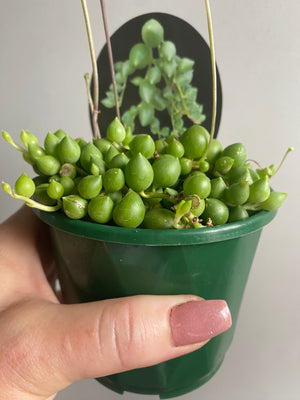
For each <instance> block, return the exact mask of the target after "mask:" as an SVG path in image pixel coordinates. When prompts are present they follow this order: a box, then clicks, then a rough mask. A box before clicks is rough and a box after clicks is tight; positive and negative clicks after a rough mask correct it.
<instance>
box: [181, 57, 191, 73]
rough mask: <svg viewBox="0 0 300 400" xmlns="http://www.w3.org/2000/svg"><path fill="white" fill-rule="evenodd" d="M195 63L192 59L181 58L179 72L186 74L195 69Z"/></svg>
mask: <svg viewBox="0 0 300 400" xmlns="http://www.w3.org/2000/svg"><path fill="white" fill-rule="evenodd" d="M194 64H195V61H194V60H191V59H190V58H186V57H184V58H181V60H180V61H179V62H178V71H180V72H185V71H188V70H189V69H192V68H193V67H194Z"/></svg>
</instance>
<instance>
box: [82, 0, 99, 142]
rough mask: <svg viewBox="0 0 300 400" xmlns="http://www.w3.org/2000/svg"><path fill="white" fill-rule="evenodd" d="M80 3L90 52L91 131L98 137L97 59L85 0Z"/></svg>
mask: <svg viewBox="0 0 300 400" xmlns="http://www.w3.org/2000/svg"><path fill="white" fill-rule="evenodd" d="M81 5H82V9H83V14H84V20H85V25H86V31H87V36H88V41H89V47H90V54H91V60H92V67H93V104H92V107H91V111H92V125H93V133H94V137H95V138H100V137H101V135H100V130H99V125H98V115H99V110H98V101H99V78H98V68H97V61H96V56H95V50H94V44H93V36H92V30H91V24H90V18H89V13H88V9H87V4H86V0H81ZM90 98H91V96H89V101H90Z"/></svg>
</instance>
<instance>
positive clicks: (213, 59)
mask: <svg viewBox="0 0 300 400" xmlns="http://www.w3.org/2000/svg"><path fill="white" fill-rule="evenodd" d="M205 7H206V14H207V25H208V33H209V44H210V57H211V68H212V92H213V104H212V116H211V129H210V142H211V141H212V139H213V136H214V132H215V126H216V114H217V71H216V57H215V46H214V35H213V27H212V18H211V12H210V5H209V0H205Z"/></svg>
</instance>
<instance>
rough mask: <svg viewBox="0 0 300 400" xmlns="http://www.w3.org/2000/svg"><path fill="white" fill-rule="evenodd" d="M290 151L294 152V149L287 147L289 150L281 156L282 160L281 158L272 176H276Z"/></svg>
mask: <svg viewBox="0 0 300 400" xmlns="http://www.w3.org/2000/svg"><path fill="white" fill-rule="evenodd" d="M291 151H294V148H293V147H289V148H288V149H287V151H286V152H285V153H284V156H283V158H282V160H281V162H280V164H279V166H278V167H277V168H276V170H275V172H274V174H273V175H272V176H274V175H275V174H277V172H278V171H279V170H280V168H281V167H282V164H283V163H284V161H285V159H286V157H287V155H288V154H289V153H290V152H291Z"/></svg>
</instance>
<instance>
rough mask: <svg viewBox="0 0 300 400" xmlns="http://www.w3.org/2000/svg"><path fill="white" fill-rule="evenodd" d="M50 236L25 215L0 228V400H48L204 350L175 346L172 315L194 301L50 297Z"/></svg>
mask: <svg viewBox="0 0 300 400" xmlns="http://www.w3.org/2000/svg"><path fill="white" fill-rule="evenodd" d="M49 243H50V241H49V233H48V229H47V227H46V226H45V225H43V223H42V222H41V221H39V220H38V219H37V217H36V216H35V215H34V214H33V213H32V210H30V209H29V208H28V207H22V208H21V209H20V210H19V211H18V212H17V213H16V214H14V215H12V216H11V217H10V218H8V219H7V220H6V221H5V222H4V223H3V224H2V225H1V226H0V282H1V283H0V285H1V290H0V399H1V400H2V399H3V400H4V399H10V400H21V399H22V400H45V399H47V400H50V399H54V397H55V394H56V393H57V392H58V391H60V390H62V389H63V388H65V387H67V386H68V385H70V384H71V383H73V382H75V381H78V380H81V379H87V378H94V377H100V376H104V375H107V374H112V373H117V372H121V371H125V370H129V369H133V368H139V367H146V366H149V365H153V364H156V363H158V362H162V361H165V360H167V359H171V358H174V357H177V356H180V355H182V354H185V353H188V352H191V351H193V350H196V349H198V348H200V347H202V346H203V345H204V344H205V343H206V342H202V343H197V344H193V345H186V346H175V345H174V343H173V341H172V335H171V329H170V322H169V321H170V310H171V309H172V308H173V307H174V306H175V305H178V304H181V303H184V302H186V301H189V300H199V298H197V297H195V296H188V295H187V296H186V295H180V296H134V297H128V298H122V299H112V300H105V301H101V302H93V303H86V304H78V305H66V304H63V302H62V300H61V295H60V294H57V293H55V292H54V290H53V287H54V282H55V280H56V272H55V265H54V262H53V258H52V252H51V247H50V245H49Z"/></svg>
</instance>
